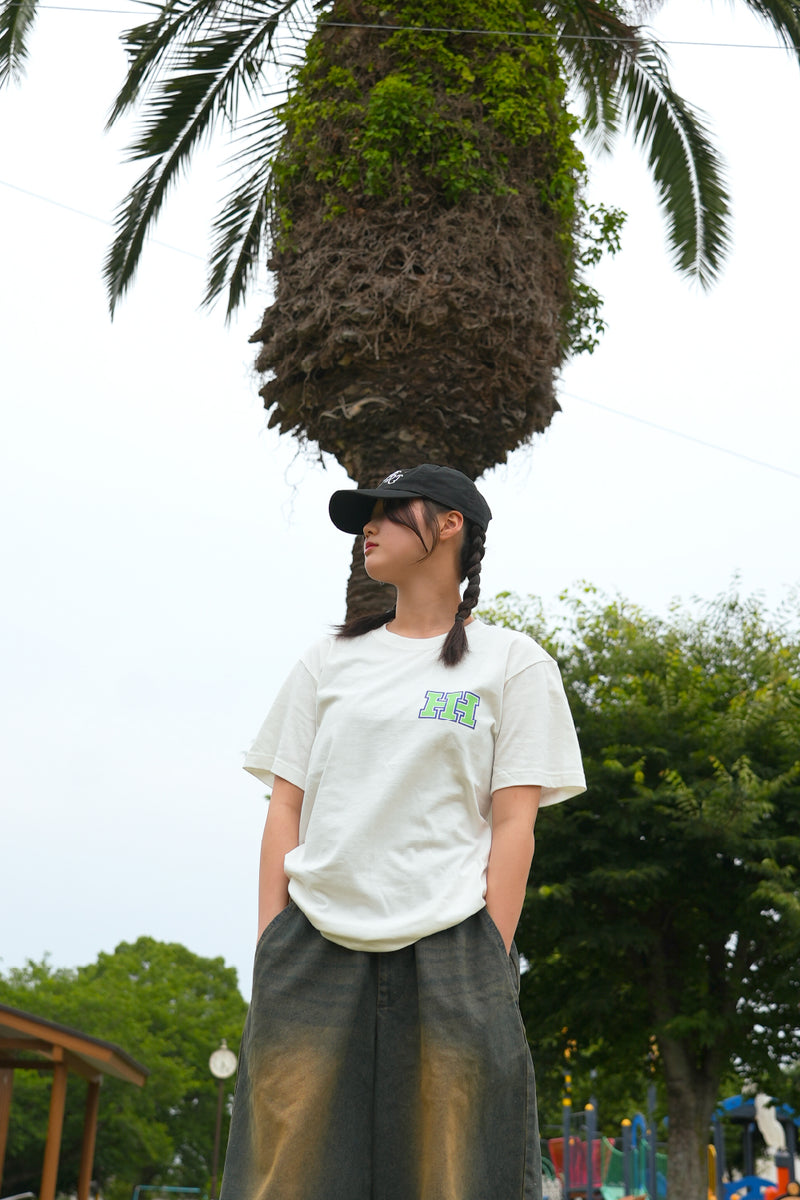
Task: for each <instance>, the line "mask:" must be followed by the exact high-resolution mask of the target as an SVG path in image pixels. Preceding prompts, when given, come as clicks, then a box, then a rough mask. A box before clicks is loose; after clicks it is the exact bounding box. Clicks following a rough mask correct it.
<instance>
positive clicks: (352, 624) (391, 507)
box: [336, 500, 486, 667]
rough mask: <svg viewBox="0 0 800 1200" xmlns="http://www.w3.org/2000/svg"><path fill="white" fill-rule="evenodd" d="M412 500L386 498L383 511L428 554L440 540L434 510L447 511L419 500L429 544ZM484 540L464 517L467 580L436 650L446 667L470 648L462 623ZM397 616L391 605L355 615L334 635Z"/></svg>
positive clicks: (358, 632) (475, 591)
mask: <svg viewBox="0 0 800 1200" xmlns="http://www.w3.org/2000/svg"><path fill="white" fill-rule="evenodd" d="M412 504H413V501H409V500H394V501H386V502H385V503H384V509H383V511H384V515H385V516H386V518H387V519H388V520H389V521H393V522H394V523H395V524H396V525H404V526H405V527H406V529H410V530H411V531H412V532H413V533H415V534H416V535H417V537H418V538H419V540H420V542H421V544H422V548H423V550H424V554H423V556H422V557H423V558H427V557H428V555H429V554H432V553H433V551H434V550H435V549H436V546H437V544H438V542H439V522H438V521H437V519H436V517H437V514H439V513H443V512H449V509H448V508H447V506H446V505H444V504H436V503H435V502H434V501H433V500H423V501H422V513H423V517H424V520H425V527H426V530H427V532H428V534H429V536H430V546H429V545H428V544H427V543H426V541H425V538H424V537H423V535H422V530H421V529H420V527H419V522H418V521H417V517H416V514H415V512H414V509H413V507H412ZM485 542H486V533H485V531H484V530H483V529H481V528H480V526H479V525H476V524H474V522H472V521H468V520H467V519H466V517H465V518H464V539H463V541H462V543H461V561H460V564H459V568H460V574H459V578H460V579H461V580H464V579H466V580H468V582H467V586H466V588H465V589H464V595H463V596H462V597H461V603H460V604H459V606H458V610H457V612H456V615H455V617H454V619H453V624H452V625H451V626H450V629H449V630H448V633H447V636H446V637H445V640H444V644H443V646H442V649H441V652H440V654H439V661H440V662H443V663H444V664H445V666H447V667H454V666H456V664H457V663H460V662H461V660H462V658H463V657H464V655H465V654H466V653H467V651H468V650H469V643H468V641H467V631H466V630H465V628H464V623H465V621H468V620H469V618H470V616H471V614H472V610H473V608H474V607H475V605H476V604H477V603H478V597H479V595H480V590H481V560H482V559H483V555H484V553H485ZM396 616H397V608H396V607H392V608H390V609H387V611H386V612H383V613H377V614H375V613H373V614H371V615H369V616H366V617H354V618H353V619H352V620H351V621H345V623H344V624H343V625H337V626H336V636H337V637H340V638H355V637H361V636H362V635H363V634H365V633H370V632H371V630H373V629H380V627H381V626H382V625H388V624H389V622H390V621H393V620H394V618H395V617H396Z"/></svg>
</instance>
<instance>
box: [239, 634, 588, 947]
mask: <svg viewBox="0 0 800 1200" xmlns="http://www.w3.org/2000/svg"><path fill="white" fill-rule="evenodd" d="M467 637H468V640H469V652H468V653H467V654H466V655H465V656H464V658H463V659H462V661H461V662H460V663H459V664H458V665H457V666H455V667H446V666H444V664H442V663H441V662H439V661H438V655H439V651H440V650H441V647H442V643H443V641H444V635H442V636H439V637H433V638H407V637H399V636H398V635H397V634H394V633H390V632H389V630H387V629H386V628H384V627H382V628H380V629H376V630H374V631H373V632H372V633H368V634H365V635H364V636H363V637H358V638H352V639H337V638H326V639H324V640H323V641H321V642H318V643H316V644H315V645H314V646H312V647H311V648H310V649H309V650H308V651H307V652H306V653H305V654H304V655H303V657H302V658H301V659H300V661H299V662H298V663H297V665H296V666H295V668H294V669H293V671H292V672H291V674H290V675H289V677H288V679H287V680H286V682H285V683H284V685H283V687H282V688H281V690H280V692H279V694H278V697H277V699H276V700H275V703H274V704H273V706H272V709H271V710H270V712H269V715H268V716H267V719H266V720H265V722H264V724H263V726H262V727H261V731H260V733H259V735H258V737H257V738H256V740H255V742H254V743H253V746H252V748H251V750H250V752H249V753H248V755H247V757H246V759H245V763H244V765H245V769H246V770H248V771H250V772H252V774H253V775H255V776H257V778H259V779H261V780H263V782H264V783H266V784H268V785H271V784H272V783H273V781H274V777H275V776H276V775H278V776H281V777H282V778H284V779H287V780H288V781H289V782H290V783H293V784H295V785H296V786H297V787H299V788H302V789H303V791H304V798H303V808H302V813H301V818H300V844H299V845H298V846H297V848H296V849H294V850H292V851H290V853H289V854H287V855H286V859H285V870H286V874H287V875H288V876H289V894H290V895H291V897H292V899H293V900H294V901H295V903H296V904H297V905H298V906H299V907H300V908H301V909H302V911H303V912H304V913H305V915H306V916H307V917H308V919H309V921H310V922H311V923H312V925H314V926H315V927H316V928H317V929H318V930H319V931H320V933H322V934H323V935H324V936H325V937H326V938H329V939H330V940H331V941H334V942H338V943H339V944H340V945H342V946H347V947H349V948H350V949H353V950H372V951H379V950H380V951H383V950H397V949H400V948H401V947H402V946H407V945H409V944H410V943H411V942H415V941H417V940H418V939H419V938H422V937H426V936H427V935H428V934H431V933H435V932H437V931H438V930H440V929H447V928H449V927H450V926H453V925H456V924H458V923H459V922H460V921H463V920H465V919H466V918H467V917H469V916H471V915H472V914H473V913H474V912H477V911H478V909H479V908H481V907H482V906H483V903H484V896H485V893H486V866H487V862H488V857H489V847H490V844H491V798H492V793H493V792H495V791H497V790H498V789H499V788H504V787H511V786H514V785H517V784H537V785H540V786H541V787H542V800H541V803H542V805H548V804H555V803H557V802H558V801H560V800H566V799H567V798H568V797H570V796H575V795H578V793H580V792H582V791H584V789H585V787H586V783H585V780H584V776H583V768H582V765H581V758H580V750H579V748H578V740H577V737H576V734H575V727H574V725H573V722H572V717H571V715H570V711H569V706H568V704H567V699H566V696H565V694H564V688H563V685H562V683H561V676H560V674H559V671H558V667H557V665H556V663H555V662H554V660H553V659H552V658H551V657H550V655H549V654H547V652H546V651H545V650H543V649H542V647H541V646H539V645H538V644H537V643H536V642H534V641H533V640H532V639H531V638H528V637H526V636H525V635H524V634H521V633H516V632H515V631H513V630H509V629H503V628H501V627H499V626H493V625H484V624H483V623H481V622H479V621H472V622H471V623H470V624H469V625H468V626H467Z"/></svg>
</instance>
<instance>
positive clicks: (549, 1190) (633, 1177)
mask: <svg viewBox="0 0 800 1200" xmlns="http://www.w3.org/2000/svg"><path fill="white" fill-rule="evenodd" d="M650 1092H651V1094H650V1095H649V1096H648V1112H649V1119H646V1118H645V1117H644V1116H642V1114H641V1113H637V1114H636V1116H635V1117H634V1118H633V1119H632V1120H625V1121H623V1122H622V1131H621V1136H620V1137H619V1138H606V1137H603V1136H602V1134H601V1133H599V1131H598V1126H597V1105H596V1103H595V1102H592V1103H590V1104H587V1105H586V1108H585V1109H584V1111H583V1112H582V1113H581V1112H573V1111H572V1106H571V1103H570V1100H569V1097H567V1099H566V1100H565V1102H564V1108H563V1120H562V1135H561V1137H551V1138H548V1139H547V1142H546V1143H545V1145H544V1147H543V1149H544V1150H545V1160H544V1200H668V1190H667V1178H668V1174H667V1156H666V1154H665V1153H663V1152H662V1151H661V1149H659V1146H658V1145H657V1141H656V1133H655V1128H656V1122H655V1118H654V1108H655V1094H654V1091H653V1089H651V1090H650ZM726 1123H727V1124H733V1125H734V1126H741V1128H742V1152H743V1153H742V1158H743V1166H744V1174H743V1176H742V1177H741V1178H739V1179H734V1180H726V1179H725V1176H726V1174H727V1167H726V1156H725V1139H724V1127H725V1125H726ZM798 1126H800V1117H798V1116H796V1115H795V1113H794V1111H793V1110H792V1109H791V1108H789V1107H788V1106H787V1105H785V1104H780V1103H779V1102H777V1101H775V1100H772V1099H771V1098H770V1097H767V1096H751V1097H747V1096H731V1097H730V1098H729V1099H727V1100H723V1101H722V1102H721V1103H720V1104H719V1106H718V1107H717V1110H716V1112H715V1114H714V1120H713V1143H712V1144H711V1145H709V1155H708V1167H709V1174H708V1200H791V1198H792V1197H798V1200H800V1182H798V1181H797V1179H796V1178H795V1155H796V1150H797V1129H798ZM756 1131H758V1133H759V1134H760V1136H761V1139H762V1140H763V1143H764V1146H765V1147H766V1151H765V1153H764V1155H763V1158H767V1159H771V1160H772V1162H773V1163H774V1166H775V1170H776V1173H777V1182H776V1181H775V1179H767V1178H765V1177H763V1176H760V1175H757V1174H756V1173H755V1136H756ZM678 1200H680V1198H678Z"/></svg>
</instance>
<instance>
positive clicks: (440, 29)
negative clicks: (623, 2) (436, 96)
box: [320, 21, 800, 50]
mask: <svg viewBox="0 0 800 1200" xmlns="http://www.w3.org/2000/svg"><path fill="white" fill-rule="evenodd" d="M320 25H326V26H331V27H332V28H336V29H385V30H387V31H388V32H390V33H459V34H469V35H470V36H473V37H481V36H484V37H518V38H547V39H550V40H552V39H554V38H559V39H560V40H561V41H565V42H613V43H614V45H617V46H618V45H621V44H628V45H639V39H638V38H622V37H611V35H610V34H603V33H587V34H584V33H558V32H553V33H545V32H543V31H541V30H536V31H534V30H528V29H461V28H459V27H458V26H452V27H451V26H447V25H441V26H440V25H383V24H377V23H376V24H374V25H368V24H362V23H360V22H358V21H320ZM657 41H658V43H659V45H660V46H701V47H711V48H714V49H720V50H800V47H798V46H795V45H794V43H792V42H790V43H783V44H782V45H769V46H768V45H766V44H764V43H759V42H694V41H688V40H679V39H676V38H658V39H657Z"/></svg>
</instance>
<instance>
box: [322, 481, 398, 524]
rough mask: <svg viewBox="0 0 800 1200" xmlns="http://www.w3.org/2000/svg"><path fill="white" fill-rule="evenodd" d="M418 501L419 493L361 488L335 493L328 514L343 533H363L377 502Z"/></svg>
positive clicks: (394, 489)
mask: <svg viewBox="0 0 800 1200" xmlns="http://www.w3.org/2000/svg"><path fill="white" fill-rule="evenodd" d="M384 498H386V499H391V500H416V499H417V498H418V493H417V492H403V491H401V490H400V489H399V488H395V487H393V488H363V489H362V488H359V489H358V490H357V491H349V490H348V491H343V492H334V493H333V495H332V496H331V498H330V502H329V503H328V512H329V513H330V517H331V520H332V521H333V523H334V525H335V526H336V528H337V529H341V530H342V532H343V533H353V534H356V533H361V532H362V530H363V528H364V526H365V525H366V523H367V521H368V520H369V519H370V517H371V516H372V510H373V508H374V507H375V501H376V500H383V499H384Z"/></svg>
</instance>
